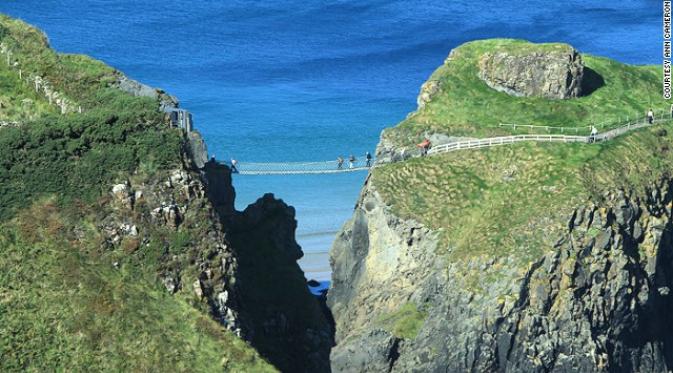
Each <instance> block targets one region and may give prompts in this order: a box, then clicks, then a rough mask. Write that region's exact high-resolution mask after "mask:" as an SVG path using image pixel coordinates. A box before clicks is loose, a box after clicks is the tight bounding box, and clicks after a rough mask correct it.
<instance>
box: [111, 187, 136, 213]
mask: <svg viewBox="0 0 673 373" xmlns="http://www.w3.org/2000/svg"><path fill="white" fill-rule="evenodd" d="M112 195H113V196H114V197H115V199H116V200H117V202H119V203H120V204H121V205H122V206H124V207H127V208H133V193H131V188H130V187H129V185H128V184H116V185H114V186H112Z"/></svg>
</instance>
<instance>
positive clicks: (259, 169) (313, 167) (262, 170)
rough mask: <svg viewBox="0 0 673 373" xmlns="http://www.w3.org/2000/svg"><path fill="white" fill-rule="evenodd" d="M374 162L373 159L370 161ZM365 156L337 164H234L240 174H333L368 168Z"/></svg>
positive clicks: (329, 162)
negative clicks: (351, 161) (350, 161)
mask: <svg viewBox="0 0 673 373" xmlns="http://www.w3.org/2000/svg"><path fill="white" fill-rule="evenodd" d="M370 164H371V165H373V164H374V159H372V160H371V162H370ZM369 168H370V167H369V166H368V165H367V160H366V158H365V157H364V156H363V157H360V158H357V160H356V161H355V162H353V163H352V165H351V164H350V163H349V162H348V160H344V162H343V164H342V165H341V166H339V163H338V162H337V161H325V162H275V163H273V162H272V163H254V162H239V163H238V164H237V165H236V169H238V173H239V174H240V175H304V174H335V173H343V172H356V171H366V170H369Z"/></svg>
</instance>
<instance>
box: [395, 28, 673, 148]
mask: <svg viewBox="0 0 673 373" xmlns="http://www.w3.org/2000/svg"><path fill="white" fill-rule="evenodd" d="M563 47H564V45H562V44H530V43H528V42H525V41H520V40H510V39H492V40H482V41H476V42H471V43H467V44H464V45H462V46H460V47H458V48H457V49H456V50H455V51H454V53H453V56H452V59H451V61H449V62H448V63H445V64H444V65H442V66H441V67H439V68H438V69H437V70H436V71H435V72H434V73H433V74H432V76H431V77H430V78H429V80H436V81H439V82H441V83H440V84H441V90H440V92H439V93H438V94H436V95H435V96H434V97H433V99H432V101H431V102H430V103H428V105H427V106H426V107H425V108H423V109H422V110H420V111H418V112H416V113H414V114H413V115H411V116H410V117H409V118H408V119H406V120H404V121H403V122H402V123H400V125H398V126H397V127H395V128H392V129H390V130H388V131H387V133H386V135H387V136H388V137H390V138H392V139H395V140H396V141H398V142H402V143H405V145H408V144H411V143H413V141H418V140H419V139H420V137H421V134H422V133H423V132H424V131H430V132H441V133H446V134H449V135H456V136H475V137H485V136H492V135H495V134H507V133H511V131H510V130H506V129H499V128H497V126H498V124H499V123H514V124H532V125H545V126H564V127H584V126H589V125H591V124H602V123H606V124H608V125H609V124H611V123H616V122H621V121H624V119H625V118H626V117H627V116H628V117H630V118H634V117H641V118H642V117H644V115H645V113H646V111H647V109H648V108H649V107H653V108H655V109H662V110H668V109H669V105H668V104H667V103H666V102H664V101H663V100H662V99H661V87H660V86H661V83H660V78H659V75H660V74H659V68H657V67H655V66H630V65H624V64H621V63H618V62H616V61H613V60H610V59H607V58H601V57H594V56H590V55H583V59H584V62H585V65H586V66H587V67H589V68H591V69H592V70H594V71H596V72H597V73H598V74H600V75H601V76H602V77H603V79H604V81H605V85H604V86H603V87H602V88H601V89H598V90H597V91H595V92H593V94H591V95H589V96H586V97H581V98H578V99H573V100H547V99H544V98H536V97H512V96H509V95H508V94H506V93H502V92H497V91H495V90H493V89H491V88H489V87H488V86H487V85H486V83H484V82H483V81H482V80H481V79H480V78H479V77H478V61H479V58H480V56H482V55H483V54H484V53H487V52H494V51H498V50H506V51H508V52H510V53H512V54H516V53H521V52H523V51H525V50H531V49H533V48H535V49H537V50H539V51H541V52H544V51H545V50H547V49H556V48H563ZM494 126H495V127H494ZM585 131H586V130H585Z"/></svg>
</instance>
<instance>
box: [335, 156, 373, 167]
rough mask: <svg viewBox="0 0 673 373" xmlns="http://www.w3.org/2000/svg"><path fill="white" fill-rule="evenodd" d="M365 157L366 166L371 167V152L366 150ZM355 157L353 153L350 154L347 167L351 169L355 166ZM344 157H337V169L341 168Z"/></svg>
mask: <svg viewBox="0 0 673 373" xmlns="http://www.w3.org/2000/svg"><path fill="white" fill-rule="evenodd" d="M365 159H366V164H365V165H366V166H367V167H371V166H372V155H371V153H369V152H367V153H365ZM357 161H358V160H357V158H355V156H354V155H353V154H351V155H350V156H349V157H348V168H349V169H353V168H355V162H357ZM344 162H345V160H344V158H343V157H342V156H339V157H337V169H338V170H342V169H343V168H344Z"/></svg>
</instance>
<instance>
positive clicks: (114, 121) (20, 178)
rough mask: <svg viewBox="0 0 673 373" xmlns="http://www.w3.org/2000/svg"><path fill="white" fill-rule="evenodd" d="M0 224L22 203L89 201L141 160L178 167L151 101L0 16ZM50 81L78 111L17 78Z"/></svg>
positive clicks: (173, 142)
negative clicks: (55, 199) (0, 124)
mask: <svg viewBox="0 0 673 373" xmlns="http://www.w3.org/2000/svg"><path fill="white" fill-rule="evenodd" d="M0 46H3V47H4V48H5V50H8V51H11V53H10V54H9V56H10V64H11V65H12V66H13V64H14V63H15V62H16V63H18V66H20V67H21V70H22V75H23V79H19V71H18V69H16V68H14V67H9V66H8V65H7V63H6V55H7V54H1V55H0V87H2V88H3V90H2V91H0V102H2V107H0V121H3V120H5V121H13V122H18V123H20V125H18V126H9V127H0V220H2V219H4V218H7V217H11V216H12V215H14V214H15V212H16V209H18V208H22V207H24V206H25V205H26V201H28V200H31V199H33V198H39V197H41V196H44V195H50V194H57V195H58V199H59V200H60V201H61V202H65V203H69V202H71V201H72V200H75V199H77V200H83V201H86V202H91V201H93V200H95V199H96V198H98V197H99V196H100V195H102V194H103V193H106V192H107V190H106V188H107V187H108V185H109V184H110V183H111V182H112V181H113V180H115V179H118V178H120V176H122V175H123V174H125V173H130V172H133V171H134V170H136V169H137V168H138V166H139V165H140V164H141V163H143V164H145V165H146V166H148V167H147V168H150V169H158V168H168V167H173V166H176V165H179V164H180V163H181V160H180V157H179V155H180V149H181V146H182V145H181V144H182V141H183V140H182V138H181V134H180V133H179V131H176V130H172V129H169V128H167V126H166V124H165V120H164V114H163V113H161V112H160V111H159V104H158V102H157V101H156V100H153V99H149V98H141V97H133V96H131V95H129V94H126V93H124V92H122V91H120V90H118V89H116V88H115V87H114V84H115V82H116V81H117V74H118V73H117V72H116V71H115V70H114V69H113V68H111V67H109V66H107V65H105V64H103V63H102V62H100V61H96V60H93V59H91V58H89V57H85V56H80V55H64V54H59V53H57V52H55V51H54V50H52V49H51V48H50V47H49V45H48V43H47V39H46V37H45V36H44V35H43V34H42V33H41V32H40V31H39V30H37V29H35V28H33V27H31V26H30V25H27V24H25V23H23V22H21V21H18V20H14V19H11V18H8V17H6V16H2V15H0ZM28 76H33V77H34V76H39V77H41V78H43V79H45V80H47V81H49V82H50V86H51V88H52V89H53V90H54V91H57V92H59V94H60V95H61V96H60V97H62V98H63V99H67V100H69V101H70V102H73V103H76V104H77V105H78V106H81V107H82V109H83V112H82V113H78V112H69V113H67V114H64V115H62V114H60V112H61V111H60V109H59V108H58V107H57V106H56V105H55V104H54V103H52V104H49V102H48V100H47V98H46V97H45V95H44V93H43V92H42V91H41V92H39V93H37V92H35V89H34V85H33V84H32V83H31V82H30V81H27V80H26V79H25V78H26V77H28Z"/></svg>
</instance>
